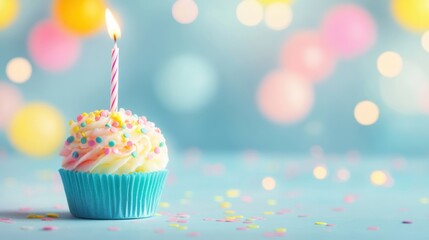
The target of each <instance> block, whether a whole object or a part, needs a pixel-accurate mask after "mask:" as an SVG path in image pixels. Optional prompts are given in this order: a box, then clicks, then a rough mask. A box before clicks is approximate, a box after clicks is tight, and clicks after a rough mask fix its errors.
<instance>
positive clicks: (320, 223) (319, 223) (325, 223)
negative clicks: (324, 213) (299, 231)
mask: <svg viewBox="0 0 429 240" xmlns="http://www.w3.org/2000/svg"><path fill="white" fill-rule="evenodd" d="M314 225H322V226H326V225H328V223H327V222H315V223H314Z"/></svg>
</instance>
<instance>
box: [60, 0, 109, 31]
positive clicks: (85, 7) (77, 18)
mask: <svg viewBox="0 0 429 240" xmlns="http://www.w3.org/2000/svg"><path fill="white" fill-rule="evenodd" d="M105 10H106V5H105V2H104V1H103V0H54V3H53V5H52V11H53V15H54V17H55V19H56V20H57V21H58V22H59V23H60V24H61V26H63V27H64V28H65V29H67V30H68V31H70V32H71V33H73V34H76V35H79V36H82V35H90V34H93V33H95V32H97V31H98V30H100V29H101V27H103V26H104V23H105V18H104V12H105Z"/></svg>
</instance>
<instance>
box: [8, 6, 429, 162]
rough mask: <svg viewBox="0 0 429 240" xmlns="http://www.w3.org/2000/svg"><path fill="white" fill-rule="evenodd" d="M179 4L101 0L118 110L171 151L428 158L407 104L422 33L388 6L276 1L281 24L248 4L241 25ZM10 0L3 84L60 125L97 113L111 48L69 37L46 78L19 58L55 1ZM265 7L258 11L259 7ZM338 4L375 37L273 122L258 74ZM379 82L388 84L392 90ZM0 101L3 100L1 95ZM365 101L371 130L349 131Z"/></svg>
mask: <svg viewBox="0 0 429 240" xmlns="http://www.w3.org/2000/svg"><path fill="white" fill-rule="evenodd" d="M184 1H185V3H182V5H183V6H185V7H182V8H185V10H183V9H182V10H183V11H181V12H180V11H179V10H180V9H179V10H178V12H177V13H176V14H177V15H176V17H175V15H174V7H173V6H174V5H175V4H176V2H175V1H172V0H168V1H119V0H116V1H115V0H110V1H108V2H106V5H107V6H108V7H109V8H110V9H111V10H112V11H113V12H114V14H115V16H116V17H117V18H118V20H119V22H120V26H121V29H122V38H121V39H120V40H119V41H118V46H119V48H120V74H119V81H120V83H119V84H120V87H119V106H120V107H123V108H125V109H131V110H133V112H134V113H137V114H139V115H145V116H147V117H148V118H149V119H150V120H151V121H154V122H155V123H156V124H157V125H158V126H159V127H160V128H161V129H162V130H163V133H164V134H165V135H166V138H167V139H168V143H169V146H170V147H171V148H173V149H177V150H181V149H188V148H191V147H196V148H200V149H203V150H207V151H237V150H246V149H254V150H258V151H266V152H286V153H294V154H299V153H307V152H308V151H309V150H310V149H311V148H312V147H313V146H320V147H321V148H322V149H323V150H324V151H325V152H329V153H338V154H344V153H347V152H349V151H358V152H361V153H363V154H375V155H382V154H389V155H394V154H407V155H420V156H426V155H427V154H428V153H429V148H428V147H427V143H428V141H429V124H428V115H427V112H425V111H424V108H423V107H422V109H423V110H422V109H421V108H420V104H421V106H424V104H425V103H426V99H424V98H423V99H420V98H418V99H417V100H416V101H418V102H417V103H415V102H414V101H411V102H410V101H409V99H411V98H413V96H414V95H415V94H421V95H422V96H423V97H424V96H426V95H425V94H424V93H420V91H421V90H422V89H425V88H426V87H427V86H426V85H427V84H429V81H428V79H427V78H428V74H429V72H428V68H427V65H428V63H429V55H428V53H427V52H426V51H425V49H424V46H425V45H424V37H423V38H422V36H424V35H423V33H424V31H420V32H416V31H410V29H409V28H407V27H402V25H401V24H400V23H398V20H397V19H395V18H394V15H393V14H392V11H393V10H392V8H391V1H387V0H382V1H372V0H361V1H343V0H325V1H314V0H295V1H294V2H293V3H291V4H290V5H289V3H283V2H282V1H280V2H281V3H277V4H278V6H280V4H287V6H290V9H291V11H292V13H293V17H292V20H291V22H290V23H288V24H287V26H280V27H278V28H281V29H273V27H272V26H271V27H270V25H269V24H268V26H267V24H266V23H265V22H264V21H266V20H264V19H263V18H262V19H259V20H258V9H259V8H255V7H253V10H252V11H250V10H249V11H250V12H251V13H254V15H251V16H250V17H249V19H250V20H248V22H247V23H248V24H247V25H249V24H250V25H255V26H247V25H246V24H244V23H243V21H244V22H245V23H246V21H245V20H240V19H239V17H238V15H239V14H238V12H239V10H238V6H239V4H241V3H242V1H240V0H219V1H199V0H196V1H195V2H192V1H190V2H192V3H186V1H188V2H189V0H184ZM19 2H20V5H19V10H18V12H17V16H16V18H15V19H14V21H13V22H11V23H10V25H8V26H7V27H4V28H3V29H0V39H1V40H0V49H1V54H0V66H2V68H3V70H2V71H0V81H1V83H8V84H9V85H13V86H14V88H16V89H18V90H19V92H20V93H21V94H22V96H23V99H24V102H25V103H30V102H34V101H42V102H45V103H48V104H50V105H51V106H54V107H55V108H56V109H58V111H59V112H60V113H61V114H62V115H63V116H64V118H65V119H67V120H68V119H74V118H75V116H76V115H78V114H80V113H81V112H83V111H86V112H89V111H92V110H95V109H107V108H108V106H109V88H110V86H109V81H110V53H111V48H112V46H113V41H112V40H111V39H110V38H109V36H108V34H107V31H106V27H105V25H104V24H103V25H102V26H101V27H99V28H98V29H97V31H95V32H94V33H91V34H81V35H79V34H74V35H73V33H70V34H72V35H73V38H75V39H77V41H79V44H80V52H79V54H78V56H77V58H76V60H75V61H73V64H71V65H70V66H69V67H67V68H65V69H61V70H60V71H57V70H55V71H49V69H48V70H47V69H46V67H45V68H43V67H40V64H38V62H37V59H36V60H35V58H34V57H33V56H31V54H29V37H30V32H31V31H32V29H33V28H34V27H35V26H36V25H37V24H38V23H39V22H40V21H43V20H47V19H52V20H51V21H53V22H58V19H56V18H55V17H53V10H52V5H53V1H45V0H31V1H30V0H22V1H19ZM54 2H55V1H54ZM182 2H183V0H182ZM263 2H264V1H262V2H260V3H259V4H261V5H260V8H261V9H265V8H268V7H269V6H267V5H262V3H263ZM286 2H287V1H286ZM346 3H350V4H353V5H354V6H357V7H358V8H360V9H363V10H364V11H365V12H367V13H368V14H369V16H370V17H371V18H372V19H373V23H374V25H375V33H376V34H375V37H374V42H373V43H372V44H370V46H369V47H368V49H365V51H361V52H360V53H359V54H356V55H355V56H353V57H344V58H342V57H341V56H339V57H338V58H336V62H337V63H336V67H335V69H334V70H333V71H332V72H330V73H329V74H328V75H327V76H326V77H324V78H323V81H320V82H317V83H315V84H314V102H313V104H312V105H311V106H310V108H309V109H308V112H306V113H305V114H303V115H302V116H299V117H297V119H294V120H293V121H287V120H286V121H283V122H279V121H273V120H272V119H271V118H270V117H269V116H268V117H267V115H266V114H264V112H263V111H261V108H260V105H258V91H259V90H258V89H259V88H260V86H261V83H262V81H263V80H264V78H265V77H266V76H267V75H269V74H270V73H271V72H273V71H275V70H276V69H279V68H282V66H281V65H282V64H281V63H279V62H281V61H279V59H280V58H281V57H280V55H281V54H282V53H281V51H282V50H281V49H282V48H283V45H284V44H285V42H287V41H288V39H290V38H292V37H293V36H294V35H295V34H297V33H299V32H301V31H303V30H311V31H318V29H320V28H321V22H322V21H323V19H324V18H325V17H326V15H327V14H328V13H329V12H330V11H331V10H332V9H334V8H336V7H337V6H339V5H343V4H346ZM186 4H188V5H186ZM186 6H187V7H186ZM189 6H190V7H189ZM195 6H197V10H198V15H197V16H196V18H195V16H194V17H193V14H194V15H195V11H194V12H193V10H192V9H194V8H195ZM252 6H254V5H252ZM282 7H284V6H283V5H281V6H280V8H282ZM177 8H180V5H179V7H177ZM172 9H173V10H172ZM244 9H245V8H244ZM255 9H256V10H255ZM243 11H244V10H243ZM264 11H265V12H264V14H265V15H264V16H265V18H266V17H267V16H266V14H267V11H266V10H264ZM172 12H173V13H172ZM183 12H185V13H183ZM286 13H287V12H286ZM103 14H104V12H103ZM280 15H281V14H280ZM252 16H253V17H254V18H252ZM286 17H287V16H286ZM193 18H194V19H193ZM280 18H281V17H280ZM189 19H191V20H189ZM252 19H253V20H254V21H255V22H257V23H256V24H254V23H252V21H253V20H252ZM180 21H182V22H183V21H185V22H186V21H191V22H190V23H188V24H183V23H180ZM249 21H250V23H249ZM279 21H280V25H281V22H282V20H281V19H280V20H279ZM285 21H286V20H285ZM274 28H275V27H274ZM64 29H65V31H67V28H64ZM421 42H423V46H422V43H421ZM386 51H393V52H396V53H397V54H399V55H400V56H401V58H402V61H403V71H402V72H401V73H400V74H399V75H397V76H395V77H393V78H391V77H389V78H388V77H386V76H383V74H381V73H380V70H379V69H378V68H377V60H378V59H379V57H380V55H381V54H382V53H383V52H386ZM58 54H59V55H61V54H63V53H62V52H60V51H59V52H58ZM15 57H23V58H25V59H27V60H28V61H29V62H30V64H31V66H32V74H31V77H30V78H29V80H28V81H25V82H24V83H12V82H11V81H9V80H8V79H9V78H10V77H9V76H8V74H7V73H6V70H5V69H6V67H7V65H8V63H9V61H10V60H11V59H13V58H15ZM284 71H286V72H287V71H288V69H286V70H284ZM416 79H418V80H416ZM414 80H416V81H414ZM385 81H387V83H386V84H387V85H390V84H391V83H392V84H393V83H395V84H396V85H394V86H393V88H394V90H389V89H390V88H389V86H388V87H386V86H385V85H386V84H385V83H384V82H385ZM403 82H405V83H406V84H405V87H403V85H401V84H402V83H403ZM383 84H384V85H383ZM311 86H313V85H311ZM386 89H387V90H386ZM383 91H384V92H387V93H386V94H385V95H386V96H387V97H383V96H384V95H383ZM392 91H393V93H392ZM414 91H416V92H414ZM428 93H429V92H428ZM419 96H420V95H419ZM428 96H429V95H428ZM414 97H415V96H414ZM392 99H393V100H392ZM0 100H1V101H3V105H6V104H5V101H6V100H5V99H0ZM277 100H278V101H282V99H281V98H280V99H277ZM364 100H369V101H371V102H372V103H374V104H376V106H378V109H379V117H378V118H376V122H375V123H374V124H371V125H369V126H364V125H362V124H359V122H358V121H357V120H356V116H355V115H354V111H355V107H356V105H357V104H358V103H359V102H361V101H364ZM407 101H408V102H407ZM402 103H404V104H402ZM413 104H414V105H413ZM416 104H417V105H418V106H417V107H416V106H415V105H416ZM298 105H299V104H298ZM17 111H19V110H18V109H17ZM279 111H282V110H281V109H279ZM0 114H1V112H0ZM1 117H3V118H5V117H6V116H5V115H3V116H0V118H1ZM7 131H8V130H7V127H4V128H3V129H0V148H1V149H3V150H5V151H12V149H13V148H12V145H11V144H10V143H9V140H8V137H7ZM57 149H58V148H57ZM54 154H55V153H54Z"/></svg>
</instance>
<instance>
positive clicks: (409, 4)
mask: <svg viewBox="0 0 429 240" xmlns="http://www.w3.org/2000/svg"><path fill="white" fill-rule="evenodd" d="M390 7H391V10H392V14H393V17H394V18H395V20H396V21H397V22H398V23H399V24H400V25H401V26H403V27H404V28H406V29H408V30H411V31H418V32H422V31H425V30H429V4H428V1H427V0H391V4H390Z"/></svg>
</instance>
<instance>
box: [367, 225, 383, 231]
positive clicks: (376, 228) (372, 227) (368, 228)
mask: <svg viewBox="0 0 429 240" xmlns="http://www.w3.org/2000/svg"><path fill="white" fill-rule="evenodd" d="M366 229H367V230H368V231H378V230H379V229H380V228H379V227H376V226H369V227H367V228H366Z"/></svg>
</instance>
